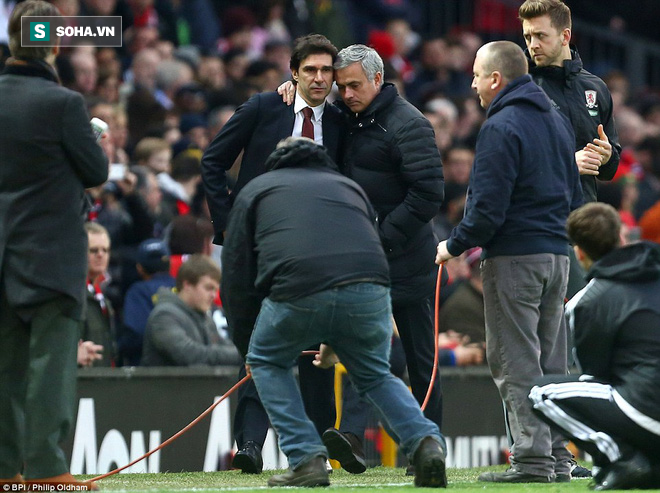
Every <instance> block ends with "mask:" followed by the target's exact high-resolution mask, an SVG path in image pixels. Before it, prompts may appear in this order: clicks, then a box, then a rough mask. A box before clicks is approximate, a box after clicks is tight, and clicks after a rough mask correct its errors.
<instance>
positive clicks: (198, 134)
mask: <svg viewBox="0 0 660 493" xmlns="http://www.w3.org/2000/svg"><path fill="white" fill-rule="evenodd" d="M179 131H180V132H181V139H179V141H178V142H176V143H175V144H174V145H173V146H172V151H173V153H174V156H175V158H174V159H175V160H176V157H177V156H178V154H179V153H181V152H182V151H185V150H187V149H197V150H200V151H204V150H205V149H206V148H207V147H208V145H209V136H208V133H207V131H206V119H205V118H204V116H203V115H201V114H200V113H186V114H183V115H181V118H180V119H179Z"/></svg>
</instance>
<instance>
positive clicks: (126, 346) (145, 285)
mask: <svg viewBox="0 0 660 493" xmlns="http://www.w3.org/2000/svg"><path fill="white" fill-rule="evenodd" d="M175 284H176V282H175V280H174V278H173V277H172V276H171V275H170V274H169V273H168V272H158V273H156V274H154V275H153V277H152V278H151V279H148V280H145V281H138V282H136V283H133V284H132V285H131V287H130V288H128V291H126V296H125V297H124V324H123V327H122V329H123V330H122V332H123V333H122V334H121V336H120V338H119V353H120V356H122V357H123V358H124V364H126V365H130V366H137V365H139V364H140V358H141V357H142V340H143V339H144V331H145V329H146V327H147V319H148V318H149V315H150V314H151V311H152V310H153V309H154V295H155V294H156V292H157V291H158V290H159V289H160V288H163V287H165V288H173V287H174V285H175Z"/></svg>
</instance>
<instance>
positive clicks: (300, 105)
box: [293, 89, 325, 122]
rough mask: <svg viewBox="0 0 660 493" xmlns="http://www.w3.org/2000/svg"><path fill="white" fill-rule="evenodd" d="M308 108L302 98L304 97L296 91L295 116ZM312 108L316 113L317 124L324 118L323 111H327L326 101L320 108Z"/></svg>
mask: <svg viewBox="0 0 660 493" xmlns="http://www.w3.org/2000/svg"><path fill="white" fill-rule="evenodd" d="M307 106H309V105H308V104H307V102H306V101H305V100H304V99H303V98H302V96H301V95H300V94H299V93H298V90H297V89H296V98H295V100H294V102H293V114H294V115H297V114H298V113H299V112H300V111H302V110H303V109H304V108H306V107H307ZM310 108H312V111H313V112H314V120H315V121H317V122H319V121H321V119H322V118H323V110H324V109H325V100H324V101H323V102H322V103H321V104H319V105H318V106H310Z"/></svg>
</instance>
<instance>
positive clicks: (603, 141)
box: [585, 124, 612, 166]
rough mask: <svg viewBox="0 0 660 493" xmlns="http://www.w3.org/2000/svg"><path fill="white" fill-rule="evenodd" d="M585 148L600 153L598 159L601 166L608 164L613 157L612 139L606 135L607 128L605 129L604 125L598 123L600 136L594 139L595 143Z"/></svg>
mask: <svg viewBox="0 0 660 493" xmlns="http://www.w3.org/2000/svg"><path fill="white" fill-rule="evenodd" d="M585 149H589V150H591V151H593V152H595V153H596V154H598V159H599V161H600V166H602V165H603V164H607V163H608V162H609V160H610V158H611V157H612V144H610V140H609V139H608V138H607V135H605V130H603V125H602V124H600V125H598V138H597V139H594V140H593V143H591V142H590V143H589V144H587V145H586V147H585Z"/></svg>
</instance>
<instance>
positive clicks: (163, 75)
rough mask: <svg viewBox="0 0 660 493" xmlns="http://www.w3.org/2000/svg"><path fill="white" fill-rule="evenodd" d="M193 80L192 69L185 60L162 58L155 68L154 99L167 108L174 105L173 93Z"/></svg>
mask: <svg viewBox="0 0 660 493" xmlns="http://www.w3.org/2000/svg"><path fill="white" fill-rule="evenodd" d="M192 81H193V70H192V68H191V67H190V65H188V64H187V63H185V62H182V61H180V60H163V61H161V62H160V63H159V64H158V68H157V69H156V87H157V88H158V89H159V92H157V93H156V99H158V102H159V103H160V104H161V105H162V106H163V108H165V109H167V110H169V109H172V108H173V106H174V102H173V101H174V95H175V94H176V92H177V91H178V90H179V89H180V88H181V87H183V86H185V85H186V84H189V83H190V82H192Z"/></svg>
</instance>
